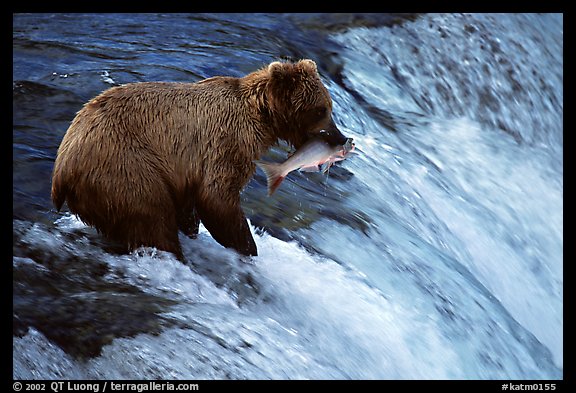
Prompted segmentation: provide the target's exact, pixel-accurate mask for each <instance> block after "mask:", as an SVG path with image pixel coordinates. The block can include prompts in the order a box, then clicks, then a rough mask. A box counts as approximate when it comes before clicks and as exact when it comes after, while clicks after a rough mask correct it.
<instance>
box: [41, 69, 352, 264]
mask: <svg viewBox="0 0 576 393" xmlns="http://www.w3.org/2000/svg"><path fill="white" fill-rule="evenodd" d="M312 137H321V138H325V139H326V140H327V141H328V142H329V143H331V144H332V145H338V144H343V143H345V142H346V140H347V138H346V137H345V136H344V135H342V133H341V132H340V131H339V130H338V128H337V127H336V125H335V124H334V121H333V119H332V101H331V98H330V95H329V93H328V91H327V89H326V88H325V86H324V85H323V84H322V82H321V80H320V76H319V74H318V71H317V68H316V64H315V63H314V62H313V61H312V60H308V59H305V60H301V61H299V62H296V63H292V62H277V61H276V62H273V63H271V64H270V65H268V66H266V67H264V68H262V69H260V70H257V71H255V72H253V73H251V74H248V75H246V76H244V77H242V78H234V77H224V76H216V77H212V78H208V79H205V80H202V81H199V82H196V83H177V82H173V83H172V82H138V83H129V84H125V85H122V86H117V87H112V88H110V89H108V90H106V91H104V92H103V93H101V94H100V95H98V96H96V97H95V98H93V99H92V100H91V101H89V102H88V103H86V104H85V105H84V107H83V108H82V109H81V110H80V111H79V112H78V113H77V115H76V117H75V118H74V120H73V121H72V124H71V125H70V127H69V128H68V131H67V132H66V134H65V135H64V138H63V140H62V143H61V145H60V147H59V149H58V154H57V157H56V162H55V164H54V171H53V174H52V201H53V203H54V205H55V206H56V208H57V209H58V210H60V209H61V207H62V205H63V203H64V201H67V203H68V207H69V209H70V211H71V212H72V213H74V214H76V215H78V216H79V217H80V219H82V221H84V222H85V223H86V224H88V225H91V226H93V227H95V228H96V229H97V230H98V231H99V232H101V233H102V234H103V235H104V236H105V237H108V238H110V239H112V240H115V241H118V242H120V243H122V244H124V245H125V246H126V247H127V250H133V249H135V248H137V247H139V246H153V247H156V248H158V249H160V250H165V251H169V252H172V253H174V254H175V255H176V256H177V257H178V258H179V259H180V260H184V258H183V254H182V249H181V245H180V242H179V240H178V230H182V231H183V232H184V233H185V234H186V235H188V236H190V237H195V236H196V235H197V233H198V225H199V222H200V220H201V221H202V223H203V224H204V226H205V227H206V229H208V231H209V232H210V234H211V235H212V237H213V238H214V239H215V240H216V241H218V242H219V243H220V244H221V245H223V246H224V247H230V248H234V249H236V250H237V251H238V252H239V253H241V254H244V255H257V249H256V244H255V242H254V239H253V237H252V234H251V233H250V229H249V227H248V223H247V221H246V218H245V216H244V213H243V212H242V209H241V206H240V192H241V191H242V189H243V187H244V186H245V185H246V183H247V182H248V180H249V179H250V178H251V176H252V175H253V173H254V171H255V164H254V163H253V161H254V160H257V159H259V158H260V155H262V154H263V153H264V152H266V151H267V150H268V149H269V148H270V147H271V146H272V145H274V144H275V143H277V142H278V139H282V140H284V141H287V142H288V143H290V144H291V145H293V146H294V147H296V148H298V147H299V146H301V145H303V144H304V143H305V142H306V141H307V140H308V139H309V138H312Z"/></svg>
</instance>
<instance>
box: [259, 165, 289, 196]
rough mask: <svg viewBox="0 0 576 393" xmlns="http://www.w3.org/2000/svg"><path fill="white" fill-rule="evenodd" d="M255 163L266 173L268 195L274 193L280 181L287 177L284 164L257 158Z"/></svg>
mask: <svg viewBox="0 0 576 393" xmlns="http://www.w3.org/2000/svg"><path fill="white" fill-rule="evenodd" d="M254 163H255V164H256V165H258V166H259V167H260V169H262V170H263V171H264V173H265V174H266V180H267V182H268V196H270V195H272V194H273V193H274V191H276V189H277V188H278V186H279V185H280V183H282V180H284V178H285V177H286V176H285V175H283V174H282V168H281V166H282V165H281V164H275V163H273V162H266V161H260V160H256V161H254Z"/></svg>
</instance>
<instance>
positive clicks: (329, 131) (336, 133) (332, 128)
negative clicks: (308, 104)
mask: <svg viewBox="0 0 576 393" xmlns="http://www.w3.org/2000/svg"><path fill="white" fill-rule="evenodd" d="M315 136H316V135H315ZM319 136H320V137H321V138H322V139H324V140H325V141H326V142H328V144H330V145H332V146H340V145H344V144H345V143H346V142H347V141H348V139H350V138H348V137H346V136H345V135H344V134H342V133H341V132H340V130H339V129H338V127H336V124H334V121H333V120H332V119H331V120H330V124H329V125H328V127H326V128H325V129H323V130H320V132H319Z"/></svg>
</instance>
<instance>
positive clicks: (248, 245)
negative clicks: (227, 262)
mask: <svg viewBox="0 0 576 393" xmlns="http://www.w3.org/2000/svg"><path fill="white" fill-rule="evenodd" d="M220 198H222V196H221V195H217V196H215V197H214V198H203V199H204V201H203V202H200V203H199V204H198V205H197V206H196V209H197V211H198V216H199V217H200V220H201V221H202V223H203V224H204V226H205V227H206V229H208V232H210V234H211V235H212V237H213V238H214V239H215V240H216V241H217V242H218V243H220V244H221V245H223V246H224V247H227V248H233V249H235V250H236V251H238V252H239V253H240V254H243V255H251V256H256V255H258V251H257V249H256V243H255V242H254V238H253V237H252V233H250V227H249V226H248V221H247V220H246V217H245V216H244V212H243V211H242V208H241V207H240V197H238V199H234V200H233V201H225V200H221V199H220Z"/></svg>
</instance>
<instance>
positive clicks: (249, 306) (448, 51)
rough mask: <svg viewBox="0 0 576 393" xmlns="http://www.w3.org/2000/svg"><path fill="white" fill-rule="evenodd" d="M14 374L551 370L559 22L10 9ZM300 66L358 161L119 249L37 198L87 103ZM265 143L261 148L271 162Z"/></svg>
mask: <svg viewBox="0 0 576 393" xmlns="http://www.w3.org/2000/svg"><path fill="white" fill-rule="evenodd" d="M13 22H14V23H13V29H14V30H13V174H14V178H13V179H14V180H13V255H14V256H13V291H14V295H13V307H14V313H13V350H14V352H13V360H14V370H13V377H14V378H107V379H116V378H118V379H123V378H129V379H152V378H154V379H180V378H185V379H484V378H486V379H561V378H563V313H562V305H563V124H562V119H563V54H562V53H563V16H562V15H558V14H555V15H551V14H543V15H541V14H539V15H536V14H530V15H523V14H515V15H512V14H506V15H484V14H476V15H462V14H425V15H391V14H385V15H382V14H381V15H360V14H358V15H352V14H340V15H333V14H305V15H294V14H274V15H265V14H234V15H226V14H216V15H212V14H211V15H206V14H202V15H197V14H193V15H176V14H169V15H133V14H128V15H127V14H105V15H82V14H73V15H63V14H55V15H52V14H32V15H28V14H16V15H14V16H13ZM282 58H291V59H299V58H312V59H314V60H315V61H316V62H317V64H318V67H319V70H320V72H321V74H322V77H323V81H324V83H325V84H326V86H327V87H328V90H329V91H330V93H331V95H332V97H333V100H334V118H335V121H336V123H337V125H338V127H339V128H340V129H341V130H342V131H343V132H344V133H345V134H346V135H347V136H350V137H353V138H354V141H355V143H356V147H357V154H355V155H353V156H352V157H351V158H349V159H347V160H346V161H343V162H341V163H338V164H337V165H336V166H335V167H333V168H332V169H331V170H330V173H329V175H328V176H324V175H322V174H320V173H298V172H293V173H291V174H290V175H289V176H288V178H287V180H285V182H284V183H283V184H282V185H281V186H280V188H279V189H278V190H277V191H276V193H275V194H274V196H273V197H271V198H268V197H267V196H266V185H265V178H264V175H263V174H262V173H261V172H260V171H257V172H256V174H255V176H254V178H253V180H252V181H251V182H250V183H249V184H248V185H247V187H246V188H245V190H244V192H243V194H242V198H243V205H244V210H245V212H246V214H247V216H248V217H249V219H250V222H251V227H252V230H253V232H254V236H255V240H256V243H257V246H258V249H259V256H258V257H255V258H253V259H252V260H243V259H241V258H239V257H238V255H237V254H235V253H234V252H232V251H230V250H226V249H224V248H222V247H221V246H220V245H219V244H217V243H216V242H215V241H214V240H213V239H212V238H211V236H210V234H209V233H208V232H207V231H205V230H204V229H203V228H202V230H201V234H200V236H199V238H198V239H197V240H191V239H188V238H187V237H185V236H181V241H182V244H183V248H184V254H185V256H186V258H187V260H188V262H187V263H186V264H183V263H180V262H179V261H177V260H176V259H175V258H174V257H173V256H172V255H171V254H168V253H164V252H162V251H158V250H155V249H139V250H138V251H137V252H134V253H132V254H129V255H125V254H121V253H118V252H117V250H115V248H114V246H113V245H112V244H110V243H108V242H107V241H106V240H105V239H102V238H101V236H100V235H99V234H98V233H96V231H95V230H94V229H92V228H89V227H87V226H85V225H84V224H83V223H82V222H81V221H79V220H78V219H77V218H76V217H74V216H73V215H70V214H69V213H68V212H67V210H66V208H65V209H64V210H63V211H62V212H60V213H58V212H55V210H54V208H53V207H52V205H51V202H50V175H51V170H52V166H53V163H54V159H55V155H56V151H57V148H58V146H59V144H60V141H61V140H62V137H63V135H64V133H65V131H66V129H67V127H68V125H69V124H70V121H71V120H72V118H73V117H74V115H75V113H76V112H77V111H78V110H79V109H80V108H81V106H82V104H83V103H84V102H86V101H87V100H88V99H90V98H91V97H93V96H95V95H96V94H98V93H99V92H101V91H103V90H104V89H106V88H108V87H111V86H114V85H119V84H123V83H128V82H137V81H155V80H164V81H197V80H200V79H203V78H206V77H210V76H214V75H231V76H242V75H245V74H246V73H248V72H251V71H253V70H255V69H257V68H260V67H262V66H263V65H265V64H267V63H269V62H271V61H274V60H278V59H282ZM286 152H287V149H286V147H284V146H283V145H280V146H278V147H275V148H273V149H272V150H271V151H270V153H268V155H267V156H266V157H265V158H266V159H268V160H277V161H281V160H283V159H285V157H286Z"/></svg>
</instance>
